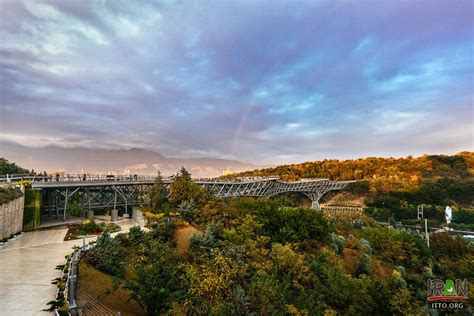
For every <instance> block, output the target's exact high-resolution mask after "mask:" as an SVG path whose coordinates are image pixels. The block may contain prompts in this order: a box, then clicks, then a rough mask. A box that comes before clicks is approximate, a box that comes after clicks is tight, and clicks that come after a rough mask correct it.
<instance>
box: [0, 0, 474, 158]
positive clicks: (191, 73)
mask: <svg viewBox="0 0 474 316" xmlns="http://www.w3.org/2000/svg"><path fill="white" fill-rule="evenodd" d="M473 6H474V2H473V1H471V0H466V1H463V0H455V1H447V0H446V1H426V0H425V1H424V0H418V1H375V0H372V1H190V0H189V1H116V0H114V1H84V0H81V1H66V0H56V1H16V0H15V1H13V0H1V1H0V64H1V65H0V80H1V86H0V98H1V99H0V101H1V102H0V107H1V108H0V140H3V141H4V140H8V141H14V142H18V143H21V144H25V145H34V146H38V145H47V144H59V145H62V146H83V147H106V148H130V147H140V148H145V149H152V150H156V151H158V152H161V153H162V154H165V155H168V156H180V157H191V156H212V157H222V158H235V159H238V160H242V161H249V162H255V163H284V162H300V161H305V160H316V159H321V158H352V157H363V156H369V155H370V156H405V155H409V154H413V155H420V154H424V153H453V152H457V151H461V150H474V127H473V126H474V119H473V112H474V105H473V95H474V93H473V91H474V89H473V87H474V79H473V78H474V67H473V55H474V54H473V46H474V31H473V30H474V26H473V21H474V16H473V14H474V13H473V12H474V7H473Z"/></svg>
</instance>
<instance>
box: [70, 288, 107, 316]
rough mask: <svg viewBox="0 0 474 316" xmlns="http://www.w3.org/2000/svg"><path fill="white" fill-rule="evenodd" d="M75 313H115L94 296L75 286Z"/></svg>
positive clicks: (102, 315)
mask: <svg viewBox="0 0 474 316" xmlns="http://www.w3.org/2000/svg"><path fill="white" fill-rule="evenodd" d="M75 294H76V304H77V312H78V313H77V314H78V315H82V316H115V315H116V314H115V313H114V312H113V311H112V310H111V309H110V308H108V307H107V306H105V305H104V304H102V303H101V302H99V301H98V300H97V299H96V298H95V297H93V296H91V295H89V294H87V293H86V292H85V291H84V290H83V289H81V288H80V287H76V293H75Z"/></svg>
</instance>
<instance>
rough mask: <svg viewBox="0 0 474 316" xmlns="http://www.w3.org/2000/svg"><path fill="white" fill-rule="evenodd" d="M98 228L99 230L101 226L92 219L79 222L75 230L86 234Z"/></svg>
mask: <svg viewBox="0 0 474 316" xmlns="http://www.w3.org/2000/svg"><path fill="white" fill-rule="evenodd" d="M100 230H101V227H100V226H99V225H97V224H96V222H95V221H94V220H92V219H88V220H86V221H83V222H82V223H81V224H79V227H78V228H77V232H78V233H79V234H80V235H87V234H89V233H92V232H97V231H100Z"/></svg>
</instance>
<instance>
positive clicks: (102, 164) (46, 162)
mask: <svg viewBox="0 0 474 316" xmlns="http://www.w3.org/2000/svg"><path fill="white" fill-rule="evenodd" d="M0 157H4V158H6V159H8V160H9V161H11V162H15V163H17V164H18V165H20V166H22V167H24V168H28V169H34V170H35V171H36V172H42V171H47V172H55V171H65V172H67V173H79V172H80V171H81V170H82V169H83V170H84V171H85V172H87V173H99V172H102V173H107V172H109V171H110V172H117V173H120V174H123V173H124V171H125V170H130V172H131V173H132V174H135V173H137V174H156V173H157V171H158V170H159V171H160V172H161V174H162V175H164V176H168V175H172V174H175V173H176V172H177V171H178V170H179V169H180V168H181V167H182V166H184V167H185V168H186V169H188V171H189V172H190V173H191V174H192V176H193V177H216V176H220V175H222V171H223V170H224V169H226V168H230V169H231V170H233V171H234V172H242V171H247V170H253V169H256V168H258V167H262V166H258V165H254V164H250V163H244V162H240V161H235V160H226V159H217V158H206V157H203V158H171V157H165V156H163V155H161V154H160V153H157V152H154V151H150V150H144V149H139V148H132V149H96V148H82V147H73V148H67V147H58V146H45V147H26V146H23V145H20V144H16V143H9V142H0Z"/></svg>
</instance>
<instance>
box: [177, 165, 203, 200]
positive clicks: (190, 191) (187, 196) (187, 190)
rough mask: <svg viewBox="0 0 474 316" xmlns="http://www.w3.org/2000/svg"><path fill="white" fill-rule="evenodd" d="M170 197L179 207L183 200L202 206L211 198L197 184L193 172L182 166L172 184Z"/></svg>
mask: <svg viewBox="0 0 474 316" xmlns="http://www.w3.org/2000/svg"><path fill="white" fill-rule="evenodd" d="M169 199H170V201H171V203H172V204H173V206H174V207H179V206H180V205H181V203H182V202H184V201H187V202H189V203H192V204H193V205H194V206H195V207H197V208H201V207H202V206H203V205H204V204H206V202H207V201H208V200H209V193H208V192H207V191H206V189H204V188H202V187H201V186H199V185H198V184H196V183H195V182H194V181H193V180H192V179H191V174H190V173H189V172H188V171H187V170H186V169H185V168H184V167H182V168H181V170H180V171H179V172H178V174H177V175H176V176H175V177H174V179H173V182H172V183H171V185H170V196H169Z"/></svg>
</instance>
